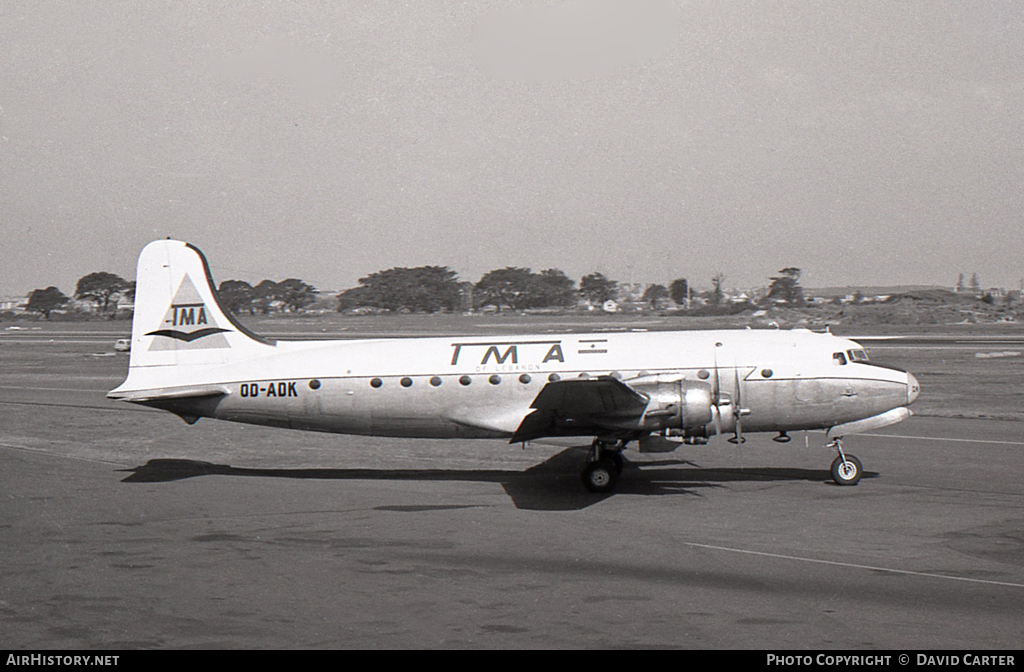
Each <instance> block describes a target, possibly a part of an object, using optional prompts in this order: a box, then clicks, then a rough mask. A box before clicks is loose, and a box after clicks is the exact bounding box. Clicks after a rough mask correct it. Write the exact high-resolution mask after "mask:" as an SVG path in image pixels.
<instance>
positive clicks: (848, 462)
mask: <svg viewBox="0 0 1024 672" xmlns="http://www.w3.org/2000/svg"><path fill="white" fill-rule="evenodd" d="M863 475H864V468H863V467H861V464H860V460H858V459H857V457H856V456H854V455H849V454H847V455H846V459H845V460H844V459H843V457H842V456H840V457H837V458H836V459H835V460H833V461H832V480H833V481H835V482H836V484H838V485H857V483H858V481H860V477H861V476H863Z"/></svg>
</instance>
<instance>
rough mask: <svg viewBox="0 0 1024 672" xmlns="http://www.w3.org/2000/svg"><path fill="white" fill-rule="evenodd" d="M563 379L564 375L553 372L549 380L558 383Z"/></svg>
mask: <svg viewBox="0 0 1024 672" xmlns="http://www.w3.org/2000/svg"><path fill="white" fill-rule="evenodd" d="M561 379H562V377H561V376H560V375H558V374H557V373H552V374H551V375H550V376H548V382H550V383H557V382H558V381H560V380H561Z"/></svg>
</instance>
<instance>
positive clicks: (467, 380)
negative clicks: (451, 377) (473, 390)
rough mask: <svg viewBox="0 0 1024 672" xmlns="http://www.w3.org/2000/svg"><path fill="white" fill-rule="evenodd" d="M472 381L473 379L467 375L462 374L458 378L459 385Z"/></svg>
mask: <svg viewBox="0 0 1024 672" xmlns="http://www.w3.org/2000/svg"><path fill="white" fill-rule="evenodd" d="M472 382H473V379H472V378H470V377H469V376H462V377H461V378H459V385H469V384H470V383H472Z"/></svg>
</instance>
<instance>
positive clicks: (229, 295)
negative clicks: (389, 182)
mask: <svg viewBox="0 0 1024 672" xmlns="http://www.w3.org/2000/svg"><path fill="white" fill-rule="evenodd" d="M779 273H780V275H778V276H776V277H773V278H772V279H771V284H770V285H769V287H768V293H767V300H768V301H769V302H774V303H788V304H792V305H803V302H804V301H803V289H802V288H801V287H800V269H799V268H795V267H789V268H784V269H782V270H781V271H779ZM724 280H725V276H724V275H722V274H721V273H718V274H716V275H715V276H714V277H712V278H711V284H712V289H711V290H710V291H705V292H701V293H699V294H698V295H697V297H698V298H699V300H700V302H701V304H702V305H711V306H718V305H719V304H721V303H722V302H723V300H724V296H725V293H724V290H723V287H722V285H723V283H724ZM619 290H620V284H619V282H618V281H616V280H612V279H610V278H608V277H606V276H605V275H604V274H602V273H599V272H594V273H590V274H588V275H585V276H583V277H582V278H581V279H580V281H579V283H578V284H577V283H576V282H574V281H573V280H572V279H571V278H569V277H568V276H567V275H566V274H565V273H564V272H563V271H561V270H558V269H556V268H549V269H546V270H543V271H540V272H539V273H537V272H534V271H532V270H531V269H529V268H520V267H514V266H507V267H505V268H501V269H496V270H493V271H489V272H488V273H486V274H484V276H483V277H482V278H480V281H479V282H477V283H470V282H464V281H461V280H460V279H459V277H458V273H457V272H456V271H454V270H452V269H450V268H448V267H447V266H420V267H417V268H401V267H395V268H390V269H388V270H385V271H378V272H376V273H371V274H370V275H367V276H366V277H363V278H359V280H358V285H357V286H356V287H352V288H351V289H346V290H344V291H342V292H340V293H339V294H338V295H337V296H336V306H335V307H336V309H337V310H338V311H339V312H343V311H347V310H351V309H356V308H372V309H377V310H386V311H411V312H426V313H436V312H441V311H448V312H452V311H458V310H480V309H487V308H491V309H493V310H496V311H497V312H501V311H502V310H506V309H507V310H513V311H517V310H525V309H531V308H571V307H573V306H575V305H576V304H577V303H578V301H579V300H580V299H584V300H586V301H587V302H589V303H590V304H591V305H602V304H604V303H605V302H606V301H609V300H615V299H617V298H618V295H619ZM134 294H135V283H134V282H129V281H127V280H125V279H123V278H121V277H119V276H117V275H115V274H113V273H107V272H97V273H90V274H89V275H86V276H83V277H82V278H80V279H79V280H78V283H77V284H76V286H75V293H74V295H73V298H74V299H77V300H79V301H88V302H91V303H92V304H93V305H94V310H95V312H96V313H98V314H99V315H102V316H108V317H112V316H113V314H114V313H116V311H117V306H118V300H119V299H120V298H122V297H123V298H127V299H134ZM217 294H218V299H219V301H220V303H221V305H222V306H223V307H224V308H225V309H226V310H229V311H231V312H233V313H236V314H241V313H248V314H250V315H257V314H262V315H266V314H269V313H272V312H293V313H297V312H301V311H303V310H305V309H306V308H307V307H308V306H310V305H311V304H313V303H314V302H315V301H316V300H317V298H318V292H317V289H316V288H315V287H314V286H312V285H310V284H309V283H306V282H304V281H302V280H300V279H298V278H288V279H286V280H282V281H280V282H275V281H273V280H263V281H261V282H260V283H259V284H257V285H255V286H253V285H251V284H249V283H248V282H245V281H243V280H225V281H223V282H222V283H221V284H220V287H219V288H218V289H217ZM692 296H693V295H692V294H691V288H690V285H689V282H688V281H687V280H686V279H685V278H677V279H676V280H674V281H672V283H671V284H670V285H669V286H668V287H666V286H664V285H661V284H650V285H648V286H647V287H646V289H645V290H644V292H643V296H642V297H641V300H642V301H644V302H646V303H649V304H650V306H651V308H653V309H658V308H662V307H665V305H666V304H667V303H668V302H669V301H671V302H672V303H674V304H676V305H678V306H683V305H686V306H689V305H690V301H691V298H692ZM71 300H72V297H68V296H66V295H65V294H64V293H63V292H61V291H60V290H59V289H58V288H56V287H47V288H45V289H36V290H33V291H32V292H31V293H30V295H29V298H28V303H27V305H26V310H27V311H29V312H34V313H38V314H40V315H41V316H43V317H45V318H48V317H49V316H50V314H51V313H52V312H53V311H55V310H59V309H61V308H64V307H65V306H67V304H69V303H70V302H71Z"/></svg>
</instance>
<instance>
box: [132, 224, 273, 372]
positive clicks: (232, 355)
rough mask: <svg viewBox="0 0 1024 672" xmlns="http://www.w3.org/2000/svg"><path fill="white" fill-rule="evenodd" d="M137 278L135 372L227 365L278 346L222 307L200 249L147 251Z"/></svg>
mask: <svg viewBox="0 0 1024 672" xmlns="http://www.w3.org/2000/svg"><path fill="white" fill-rule="evenodd" d="M135 277H136V289H135V315H134V317H133V319H132V347H131V356H130V357H131V358H130V368H131V369H136V368H140V367H151V366H176V365H190V364H195V365H203V364H225V363H228V362H230V361H232V360H235V359H239V358H247V357H250V356H253V355H255V354H258V352H259V351H260V350H262V349H264V348H266V347H272V346H273V345H274V343H273V342H272V341H269V340H267V339H264V338H261V337H259V336H257V335H256V334H254V333H252V332H251V331H249V330H248V329H246V328H245V327H244V326H243V325H241V324H240V323H239V322H238V321H237V320H235V318H234V317H233V316H232V315H231V314H230V313H229V312H228V311H226V310H224V309H223V308H222V307H221V305H220V302H219V301H218V300H217V293H216V290H215V289H214V283H213V278H212V276H211V274H210V267H209V264H208V263H207V261H206V257H205V255H203V253H202V252H201V251H200V250H199V248H197V247H195V246H194V245H191V244H189V243H185V242H182V241H178V240H170V239H168V240H157V241H154V242H152V243H150V244H148V245H146V247H145V248H143V250H142V253H141V254H140V255H139V264H138V270H137V274H136V276H135Z"/></svg>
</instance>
